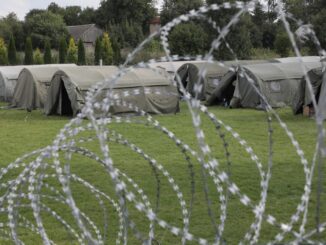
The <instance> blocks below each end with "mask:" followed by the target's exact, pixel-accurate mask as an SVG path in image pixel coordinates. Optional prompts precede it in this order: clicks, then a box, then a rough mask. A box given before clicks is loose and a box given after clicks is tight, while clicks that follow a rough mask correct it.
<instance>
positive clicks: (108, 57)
mask: <svg viewBox="0 0 326 245" xmlns="http://www.w3.org/2000/svg"><path fill="white" fill-rule="evenodd" d="M102 59H103V64H104V65H112V63H113V49H112V44H111V41H110V37H109V34H108V33H107V32H105V33H104V34H103V38H102Z"/></svg>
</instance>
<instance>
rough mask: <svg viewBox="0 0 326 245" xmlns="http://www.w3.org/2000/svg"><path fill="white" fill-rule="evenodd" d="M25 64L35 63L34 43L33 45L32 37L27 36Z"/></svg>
mask: <svg viewBox="0 0 326 245" xmlns="http://www.w3.org/2000/svg"><path fill="white" fill-rule="evenodd" d="M24 64H25V65H32V64H33V45H32V39H31V37H27V38H26V43H25V59H24Z"/></svg>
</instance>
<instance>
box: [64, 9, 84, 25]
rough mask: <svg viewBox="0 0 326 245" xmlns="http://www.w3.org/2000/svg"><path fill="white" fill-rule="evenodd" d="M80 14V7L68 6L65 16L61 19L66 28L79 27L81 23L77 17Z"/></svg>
mask: <svg viewBox="0 0 326 245" xmlns="http://www.w3.org/2000/svg"><path fill="white" fill-rule="evenodd" d="M81 13H82V9H81V7H80V6H68V7H66V9H65V14H64V17H63V19H64V21H65V23H66V24H67V25H68V26H73V25H80V24H81V22H80V18H79V16H80V14H81ZM87 24H89V23H87Z"/></svg>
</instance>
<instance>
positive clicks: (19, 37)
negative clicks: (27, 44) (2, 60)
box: [0, 13, 25, 50]
mask: <svg viewBox="0 0 326 245" xmlns="http://www.w3.org/2000/svg"><path fill="white" fill-rule="evenodd" d="M0 36H1V37H3V38H4V40H5V42H9V40H10V37H11V36H14V37H15V41H16V48H17V49H19V50H21V49H22V48H23V46H24V39H25V34H24V31H23V24H22V22H21V21H19V20H18V18H17V15H16V14H15V13H9V14H8V15H7V16H6V17H5V18H1V19H0Z"/></svg>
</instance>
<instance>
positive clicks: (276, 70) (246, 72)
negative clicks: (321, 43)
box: [176, 56, 326, 119]
mask: <svg viewBox="0 0 326 245" xmlns="http://www.w3.org/2000/svg"><path fill="white" fill-rule="evenodd" d="M325 67H326V62H324V61H321V58H320V57H319V56H306V57H302V58H301V59H298V58H297V57H288V58H279V59H273V60H249V61H246V60H241V61H237V62H234V61H232V62H224V63H187V64H183V65H181V66H180V67H179V68H178V70H177V72H176V74H177V76H176V79H180V81H181V83H182V84H183V87H184V88H185V90H186V91H187V92H188V93H189V94H190V95H191V96H193V97H196V98H197V99H199V100H202V101H205V104H206V105H207V106H212V105H223V106H227V107H231V108H238V107H242V108H257V109H264V108H265V106H266V102H267V103H268V104H269V105H270V106H272V107H273V108H279V107H285V106H290V107H291V108H292V110H293V112H294V114H298V113H302V111H303V108H304V107H305V106H310V107H311V104H312V98H311V95H310V92H309V89H308V82H307V79H306V78H307V77H308V78H309V81H310V83H311V85H312V87H313V93H314V96H315V98H316V101H317V102H318V107H319V109H320V110H319V111H320V112H321V113H322V115H323V118H324V119H326V97H325V95H326V83H324V82H323V81H326V77H325V76H326V75H325ZM196 87H197V88H198V87H200V88H201V90H200V92H198V89H197V90H196ZM263 98H264V99H263Z"/></svg>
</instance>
